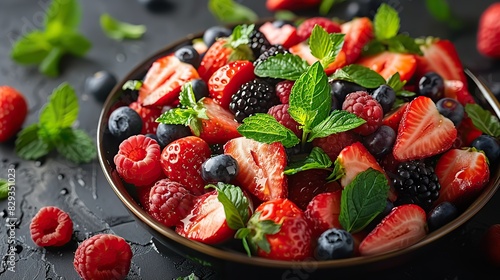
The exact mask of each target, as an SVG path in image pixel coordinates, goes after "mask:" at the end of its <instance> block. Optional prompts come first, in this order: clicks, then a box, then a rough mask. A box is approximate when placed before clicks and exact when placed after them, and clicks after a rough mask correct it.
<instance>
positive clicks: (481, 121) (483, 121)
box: [465, 104, 500, 137]
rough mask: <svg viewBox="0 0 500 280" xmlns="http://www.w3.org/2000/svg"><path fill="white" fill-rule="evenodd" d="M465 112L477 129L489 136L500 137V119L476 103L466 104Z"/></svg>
mask: <svg viewBox="0 0 500 280" xmlns="http://www.w3.org/2000/svg"><path fill="white" fill-rule="evenodd" d="M465 112H466V113H467V116H469V118H471V120H472V123H473V124H474V126H475V127H477V128H478V129H479V130H481V131H482V132H484V133H485V134H488V135H490V136H493V137H500V121H499V120H498V118H497V117H496V116H494V115H493V114H492V113H491V112H490V111H488V110H486V109H483V108H482V107H481V106H479V105H477V104H467V105H465Z"/></svg>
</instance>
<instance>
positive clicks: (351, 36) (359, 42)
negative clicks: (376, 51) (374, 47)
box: [340, 17, 374, 64]
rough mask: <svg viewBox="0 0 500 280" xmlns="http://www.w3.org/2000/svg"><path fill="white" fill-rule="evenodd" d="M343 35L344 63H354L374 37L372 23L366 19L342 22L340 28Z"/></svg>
mask: <svg viewBox="0 0 500 280" xmlns="http://www.w3.org/2000/svg"><path fill="white" fill-rule="evenodd" d="M340 27H341V29H342V33H344V34H345V37H344V45H343V46H342V51H343V52H344V53H345V57H346V58H345V59H346V63H348V64H351V63H353V62H355V61H356V60H357V59H358V58H359V57H360V56H361V53H362V51H363V48H364V47H365V45H367V44H368V43H369V42H370V41H371V40H372V39H373V37H374V34H373V33H374V32H373V24H372V21H371V20H370V19H369V18H367V17H360V18H355V19H353V20H351V21H348V22H344V23H343V24H342V25H341V26H340Z"/></svg>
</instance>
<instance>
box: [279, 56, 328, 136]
mask: <svg viewBox="0 0 500 280" xmlns="http://www.w3.org/2000/svg"><path fill="white" fill-rule="evenodd" d="M289 104H290V107H289V108H288V112H289V113H290V116H292V118H293V119H295V120H296V121H297V122H298V123H299V124H301V125H303V126H304V127H303V131H304V132H306V133H308V132H309V131H310V129H311V128H313V127H314V126H316V125H317V124H319V123H320V122H321V121H323V119H324V118H326V117H327V116H328V114H329V112H330V109H331V96H330V85H329V84H328V78H327V77H326V74H325V71H324V70H323V67H322V66H321V64H320V62H315V63H314V64H313V65H312V66H310V67H309V69H307V72H305V73H304V74H302V75H301V76H300V77H299V79H298V80H297V81H295V83H294V85H293V87H292V92H291V94H290V100H289Z"/></svg>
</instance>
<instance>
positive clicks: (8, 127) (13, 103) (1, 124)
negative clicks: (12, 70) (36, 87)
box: [0, 86, 28, 143]
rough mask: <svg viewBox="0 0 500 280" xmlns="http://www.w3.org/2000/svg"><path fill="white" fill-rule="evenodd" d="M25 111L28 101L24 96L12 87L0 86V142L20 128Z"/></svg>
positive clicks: (24, 117) (26, 110)
mask: <svg viewBox="0 0 500 280" xmlns="http://www.w3.org/2000/svg"><path fill="white" fill-rule="evenodd" d="M27 113H28V103H27V102H26V99H25V98H24V96H23V95H22V94H21V93H20V92H19V91H17V90H16V89H15V88H13V87H9V86H0V143H2V142H5V141H7V140H9V139H10V138H11V137H13V136H14V135H15V134H16V133H17V132H18V131H19V130H20V129H21V126H22V125H23V123H24V120H25V119H26V115H27Z"/></svg>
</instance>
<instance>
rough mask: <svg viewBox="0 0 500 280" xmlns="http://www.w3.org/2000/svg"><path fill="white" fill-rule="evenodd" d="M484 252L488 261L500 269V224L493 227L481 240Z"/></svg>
mask: <svg viewBox="0 0 500 280" xmlns="http://www.w3.org/2000/svg"><path fill="white" fill-rule="evenodd" d="M481 246H482V250H483V252H484V254H485V256H486V259H487V260H488V261H489V262H490V263H491V264H492V265H494V266H496V267H500V224H494V225H491V226H490V227H489V228H488V229H487V230H486V233H485V234H484V235H483V237H482V239H481Z"/></svg>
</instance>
